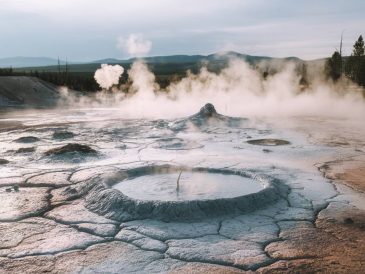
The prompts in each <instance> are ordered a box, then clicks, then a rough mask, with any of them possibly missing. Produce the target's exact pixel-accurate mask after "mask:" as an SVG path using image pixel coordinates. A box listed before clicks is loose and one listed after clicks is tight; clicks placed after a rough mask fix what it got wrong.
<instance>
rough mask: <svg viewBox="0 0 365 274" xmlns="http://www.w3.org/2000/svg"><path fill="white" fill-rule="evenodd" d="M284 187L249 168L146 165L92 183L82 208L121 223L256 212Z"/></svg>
mask: <svg viewBox="0 0 365 274" xmlns="http://www.w3.org/2000/svg"><path fill="white" fill-rule="evenodd" d="M180 173H181V176H180V179H179V190H178V191H177V180H178V178H179V175H180ZM285 189H286V188H285V185H282V183H281V181H279V180H276V179H273V178H269V177H266V176H264V175H260V174H256V173H255V172H253V171H252V170H250V171H246V170H243V169H226V168H224V169H217V168H206V167H184V166H172V165H147V166H142V167H137V168H132V169H121V170H119V171H116V172H113V173H111V174H110V176H109V177H108V178H107V179H101V178H100V179H99V180H96V181H94V182H93V187H92V188H91V190H90V192H89V193H88V196H87V199H86V200H85V201H86V204H85V206H86V207H87V208H88V209H90V210H92V211H94V212H95V213H97V214H99V215H104V216H105V217H107V218H111V219H114V220H118V221H122V222H123V221H130V220H136V219H146V218H154V219H160V220H164V221H171V220H193V219H202V218H206V217H213V216H218V215H223V214H230V215H231V214H242V213H245V212H251V211H254V210H256V209H259V208H262V207H265V206H267V205H269V204H271V203H273V202H275V201H277V199H278V198H279V197H280V193H281V192H283V191H286V190H285Z"/></svg>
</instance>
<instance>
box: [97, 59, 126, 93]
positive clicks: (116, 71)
mask: <svg viewBox="0 0 365 274" xmlns="http://www.w3.org/2000/svg"><path fill="white" fill-rule="evenodd" d="M123 72H124V68H123V67H122V66H120V65H107V64H102V65H101V68H99V69H97V70H96V71H95V74H94V78H95V80H96V82H97V83H98V84H99V86H100V87H101V88H103V89H110V88H111V87H112V86H113V85H117V84H118V83H119V78H120V76H122V74H123Z"/></svg>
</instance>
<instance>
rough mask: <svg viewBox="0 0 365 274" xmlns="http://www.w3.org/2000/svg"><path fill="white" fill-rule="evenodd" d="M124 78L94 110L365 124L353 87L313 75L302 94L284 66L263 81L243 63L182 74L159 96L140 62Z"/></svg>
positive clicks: (358, 94)
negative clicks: (209, 109) (204, 110)
mask: <svg viewBox="0 0 365 274" xmlns="http://www.w3.org/2000/svg"><path fill="white" fill-rule="evenodd" d="M119 71H120V70H119ZM104 72H105V73H108V72H110V70H104ZM105 77H106V78H108V77H107V76H105ZM118 77H119V76H118ZM128 77H129V79H128V81H129V83H131V84H130V85H129V86H128V88H125V87H124V86H123V87H120V92H117V93H114V94H110V95H109V96H114V97H113V98H114V99H113V100H110V99H109V100H106V98H105V97H103V99H100V98H101V97H102V96H101V94H100V95H99V97H98V100H97V102H98V103H97V105H99V106H106V105H108V106H113V107H116V108H117V109H118V112H119V113H118V114H120V115H121V116H123V117H125V118H150V119H152V118H176V117H182V116H187V115H191V114H192V113H195V112H197V111H198V110H199V109H200V107H201V106H202V105H204V104H205V103H207V102H210V103H213V104H214V105H215V107H216V109H217V111H218V112H220V113H222V114H225V115H231V116H241V117H247V116H270V117H278V116H298V115H306V116H308V115H313V116H314V115H315V116H333V117H352V118H360V119H363V118H365V102H364V98H363V96H362V93H361V91H359V90H356V88H355V89H354V84H350V85H349V84H348V83H343V82H339V83H337V84H334V83H332V82H327V81H325V80H324V79H323V78H322V77H321V75H320V73H314V76H313V78H312V79H311V85H310V86H309V87H307V88H305V89H304V90H303V87H302V86H301V85H300V76H298V74H297V72H296V71H295V66H294V65H293V64H290V63H288V64H286V65H285V66H283V67H282V68H281V70H280V71H279V72H278V73H276V74H274V75H271V76H268V77H267V78H266V79H264V78H263V76H262V73H261V72H259V71H258V70H257V69H253V68H252V67H251V66H250V65H248V64H247V63H245V62H244V61H242V60H231V61H230V63H229V65H228V66H227V67H226V68H225V69H223V70H222V71H221V72H220V73H218V74H217V73H213V72H209V71H208V70H207V69H206V68H202V69H201V71H200V72H199V73H198V74H192V73H190V72H187V75H186V76H185V77H184V78H183V79H181V80H180V81H177V82H174V83H171V84H170V86H168V87H167V88H166V89H164V90H162V89H161V88H160V87H159V86H158V84H157V83H156V82H155V76H154V74H153V73H152V72H151V71H150V70H149V68H148V66H147V65H146V64H145V63H144V62H143V61H141V60H139V61H136V62H135V63H134V64H133V65H132V67H131V69H130V70H129V71H128ZM111 78H113V77H111ZM114 79H115V78H114ZM113 83H115V82H113ZM357 89H359V87H357ZM117 96H118V97H117ZM82 102H83V104H86V105H88V104H92V103H93V104H94V106H95V100H92V99H90V98H89V99H88V100H87V103H85V100H83V101H82Z"/></svg>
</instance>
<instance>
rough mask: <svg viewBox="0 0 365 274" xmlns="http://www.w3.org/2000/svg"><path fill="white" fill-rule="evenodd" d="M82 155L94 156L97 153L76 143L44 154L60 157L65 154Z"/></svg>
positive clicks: (86, 146)
mask: <svg viewBox="0 0 365 274" xmlns="http://www.w3.org/2000/svg"><path fill="white" fill-rule="evenodd" d="M75 152H76V153H83V154H96V153H97V151H96V150H95V149H93V148H91V147H90V146H88V145H81V144H77V143H73V144H67V145H65V146H62V147H57V148H52V149H50V150H47V151H46V152H45V153H44V154H45V155H46V156H50V155H62V154H66V153H75Z"/></svg>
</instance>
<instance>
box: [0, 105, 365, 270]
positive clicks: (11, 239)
mask: <svg viewBox="0 0 365 274" xmlns="http://www.w3.org/2000/svg"><path fill="white" fill-rule="evenodd" d="M296 119H298V120H295V119H288V120H285V119H280V121H278V120H277V121H275V120H270V119H268V118H260V119H258V118H247V117H244V118H240V117H230V116H228V115H223V114H220V113H219V110H218V112H215V110H214V108H212V107H211V106H210V107H208V108H206V109H204V108H203V110H202V111H199V110H197V113H195V114H194V113H191V116H187V117H181V118H178V119H159V120H147V119H133V120H132V119H124V118H123V117H122V116H118V109H101V108H100V109H98V108H94V109H69V110H67V111H57V110H54V111H53V110H37V111H32V112H23V111H14V112H10V113H5V114H2V116H1V117H0V143H1V146H0V155H1V156H0V159H2V160H1V161H0V201H1V207H0V265H1V266H3V267H10V268H8V269H7V270H9V269H10V271H12V272H24V269H25V268H24V266H26V271H25V272H27V271H28V272H41V271H45V272H50V273H57V272H58V273H65V272H66V273H67V272H80V273H95V272H111V273H114V272H123V273H129V272H138V273H161V272H162V273H169V272H182V273H184V272H185V273H186V272H191V271H193V270H194V271H195V270H199V271H200V272H205V273H207V272H217V273H219V272H227V273H237V272H243V271H247V270H251V271H257V272H263V273H265V271H266V272H269V273H270V271H271V270H272V269H276V270H277V269H279V270H280V269H283V264H284V265H285V264H296V263H298V264H300V265H306V266H308V267H309V269H310V267H311V265H312V264H315V263H321V264H328V265H329V266H333V260H332V263H331V261H330V259H328V256H327V254H331V256H332V257H331V258H336V260H335V261H336V262H335V266H336V267H337V264H341V263H342V262H346V260H344V259H343V258H345V256H347V257H346V258H351V260H355V261H358V262H361V261H363V253H362V252H361V250H360V251H359V250H358V248H359V247H358V246H359V245H360V243H361V239H363V230H361V224H362V223H361V222H362V221H361V218H360V217H359V216H362V215H361V214H362V212H363V211H364V210H365V204H364V199H365V198H364V194H363V193H362V192H360V191H357V190H356V189H354V188H352V187H350V186H347V185H345V184H342V183H341V181H337V180H335V179H330V178H329V177H328V178H326V177H324V176H323V174H322V173H321V172H320V171H319V170H318V169H320V170H321V171H322V172H324V173H325V174H326V176H327V175H328V172H329V171H331V172H333V173H334V174H336V172H337V171H336V170H332V169H331V168H332V167H334V164H338V163H340V164H342V163H346V161H347V160H348V159H350V160H351V161H358V162H360V163H362V162H361V161H362V160H361V159H362V158H361V157H363V156H364V149H363V148H364V147H365V143H364V141H363V140H365V134H364V132H363V130H364V129H363V127H361V126H359V124H357V123H355V121H351V123H350V122H349V121H345V120H343V121H338V120H336V121H334V120H331V119H328V120H326V119H324V118H323V119H320V120H318V119H315V118H313V117H310V118H296ZM338 128H341V131H340V132H338ZM360 137H361V138H360ZM250 140H253V141H251V142H249V141H250ZM268 147H269V149H268ZM167 165H168V166H169V167H173V171H171V172H149V171H151V170H152V171H153V170H155V169H154V168H155V167H161V166H162V167H165V166H167ZM180 167H188V168H186V169H184V170H183V172H182V174H181V177H180V180H179V191H178V192H177V191H176V182H177V178H178V176H179V173H180ZM340 167H341V165H340ZM351 168H353V167H351ZM206 170H216V171H219V172H213V173H212V172H205V171H206ZM237 174H238V175H237ZM239 174H246V175H245V176H239ZM328 176H329V175H328ZM259 178H261V179H262V180H261V181H260V180H258V179H259ZM333 178H335V177H333ZM262 182H270V184H262ZM236 197H244V199H238V200H235V199H236ZM247 197H249V198H247ZM246 198H247V199H246ZM338 233H343V234H338ZM336 237H337V238H336ZM346 237H351V240H346V239H347V238H346ZM354 241H356V244H351V243H353V242H354ZM344 250H345V253H346V254H345V255H344ZM336 256H338V257H336ZM313 258H315V259H313ZM66 262H67V263H66ZM338 267H340V266H338Z"/></svg>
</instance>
